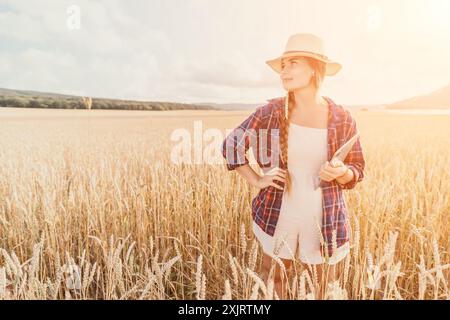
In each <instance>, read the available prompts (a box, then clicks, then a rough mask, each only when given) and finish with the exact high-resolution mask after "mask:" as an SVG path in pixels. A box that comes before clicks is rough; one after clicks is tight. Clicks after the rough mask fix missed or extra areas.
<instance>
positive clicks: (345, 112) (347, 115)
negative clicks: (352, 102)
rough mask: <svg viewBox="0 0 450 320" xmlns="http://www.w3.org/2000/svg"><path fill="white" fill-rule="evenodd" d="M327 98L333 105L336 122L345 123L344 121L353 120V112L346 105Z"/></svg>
mask: <svg viewBox="0 0 450 320" xmlns="http://www.w3.org/2000/svg"><path fill="white" fill-rule="evenodd" d="M328 99H329V100H330V101H331V103H333V105H334V115H335V117H336V119H337V122H341V123H345V122H352V121H354V120H353V119H354V118H353V114H352V112H351V110H350V109H349V108H348V107H346V106H345V105H343V104H339V103H336V102H334V101H333V100H331V99H330V98H328Z"/></svg>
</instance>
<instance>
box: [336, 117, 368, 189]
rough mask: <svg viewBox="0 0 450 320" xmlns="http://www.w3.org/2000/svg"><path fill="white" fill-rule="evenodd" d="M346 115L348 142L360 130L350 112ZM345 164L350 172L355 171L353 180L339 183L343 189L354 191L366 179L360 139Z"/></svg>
mask: <svg viewBox="0 0 450 320" xmlns="http://www.w3.org/2000/svg"><path fill="white" fill-rule="evenodd" d="M346 113H347V118H346V120H345V124H344V125H345V126H346V130H345V136H346V137H347V140H348V139H350V138H351V137H353V136H354V135H355V134H357V133H358V128H357V126H356V121H355V119H354V118H353V117H352V115H351V113H350V112H349V111H348V110H346ZM344 163H345V165H347V167H348V168H349V169H350V170H352V171H353V179H352V180H350V181H349V182H347V183H345V184H341V183H339V182H338V185H339V186H340V187H341V188H342V189H353V188H354V187H355V186H356V184H357V183H358V182H360V181H362V180H363V179H364V167H365V164H366V163H365V159H364V153H363V149H362V146H361V141H360V137H358V138H357V140H356V142H355V144H354V145H353V147H352V149H351V150H350V152H349V153H348V155H347V157H346V158H345V160H344Z"/></svg>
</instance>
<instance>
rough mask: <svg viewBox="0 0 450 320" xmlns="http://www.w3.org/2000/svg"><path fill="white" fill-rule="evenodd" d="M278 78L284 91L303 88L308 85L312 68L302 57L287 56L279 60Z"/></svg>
mask: <svg viewBox="0 0 450 320" xmlns="http://www.w3.org/2000/svg"><path fill="white" fill-rule="evenodd" d="M281 69H282V70H281V73H280V79H281V81H282V83H283V87H284V89H285V90H286V91H293V90H297V89H300V88H305V87H307V86H308V85H309V83H310V79H311V76H312V72H313V69H312V68H311V67H310V66H309V64H308V63H307V62H306V60H305V59H303V57H289V58H284V59H282V60H281Z"/></svg>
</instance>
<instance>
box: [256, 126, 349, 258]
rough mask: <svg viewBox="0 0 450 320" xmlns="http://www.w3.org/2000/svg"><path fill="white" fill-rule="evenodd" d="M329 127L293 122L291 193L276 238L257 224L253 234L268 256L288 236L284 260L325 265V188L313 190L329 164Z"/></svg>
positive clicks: (343, 250) (344, 248) (339, 255)
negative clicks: (295, 258) (322, 236)
mask: <svg viewBox="0 0 450 320" xmlns="http://www.w3.org/2000/svg"><path fill="white" fill-rule="evenodd" d="M327 132H328V131H327V128H312V127H306V126H301V125H297V124H294V123H291V124H290V126H289V137H288V145H289V147H288V167H289V172H290V174H291V181H292V185H291V187H292V188H291V193H290V195H288V194H287V192H285V193H284V194H283V200H282V204H281V208H280V216H279V219H278V222H277V226H276V229H275V234H274V236H273V237H271V236H270V235H268V234H267V233H265V232H264V231H263V230H262V229H261V228H260V227H259V226H258V225H257V224H256V223H255V222H253V231H254V233H255V236H256V237H257V238H258V239H259V241H260V242H261V244H262V246H263V249H264V251H265V252H266V253H268V254H271V255H273V253H274V252H275V251H276V247H277V246H278V245H280V244H281V241H282V238H283V236H285V237H286V244H287V246H283V247H282V248H281V249H280V250H279V251H278V256H279V257H281V258H286V259H292V255H293V254H295V253H296V249H297V244H298V245H299V246H298V249H297V250H298V251H297V254H296V256H298V257H299V258H300V260H301V261H302V262H304V263H310V264H318V263H323V262H324V259H323V257H322V256H321V254H320V232H321V225H322V219H323V206H322V201H323V197H322V189H321V188H318V189H317V190H314V179H315V177H316V176H317V175H318V173H319V171H320V167H321V165H322V164H323V163H324V162H325V161H327V148H328V145H327V141H328V140H327ZM348 250H349V244H348V243H346V244H345V245H343V246H341V247H339V248H338V249H337V250H336V252H335V253H334V254H333V256H332V257H330V260H329V263H330V264H334V263H336V262H338V261H339V260H340V259H342V258H343V257H345V255H346V254H347V253H348Z"/></svg>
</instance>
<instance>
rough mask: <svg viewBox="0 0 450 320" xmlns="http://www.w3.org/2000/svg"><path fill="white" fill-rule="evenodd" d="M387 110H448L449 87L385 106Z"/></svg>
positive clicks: (449, 102)
mask: <svg viewBox="0 0 450 320" xmlns="http://www.w3.org/2000/svg"><path fill="white" fill-rule="evenodd" d="M386 108H387V109H448V108H450V85H448V86H445V87H443V88H441V89H438V90H436V91H433V92H431V93H429V94H425V95H421V96H416V97H412V98H409V99H405V100H401V101H397V102H394V103H391V104H388V105H387V106H386Z"/></svg>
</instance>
